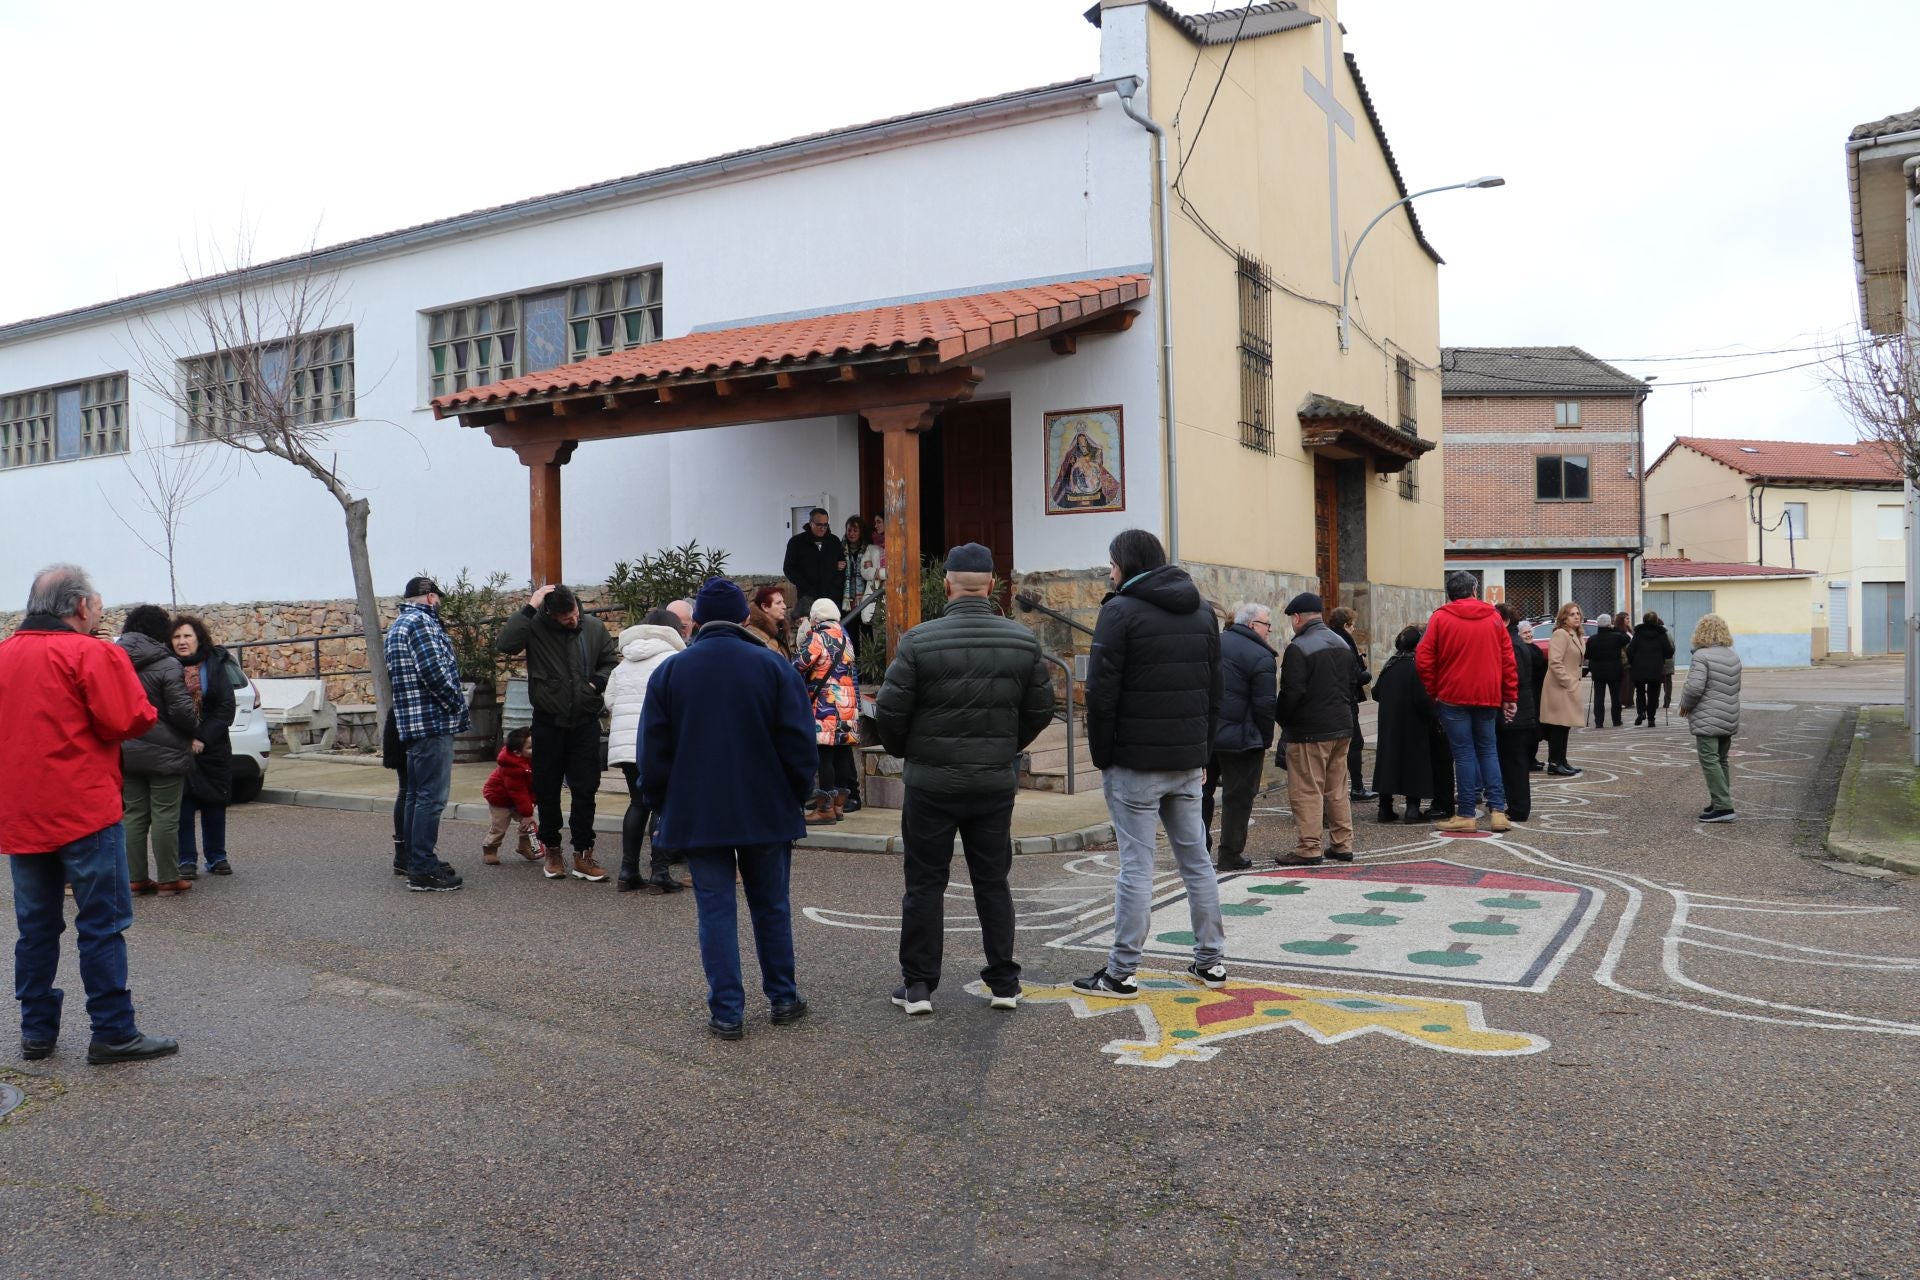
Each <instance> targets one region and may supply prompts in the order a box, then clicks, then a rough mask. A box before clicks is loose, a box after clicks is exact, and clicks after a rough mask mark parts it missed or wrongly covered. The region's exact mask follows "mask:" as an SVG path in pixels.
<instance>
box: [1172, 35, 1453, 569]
mask: <svg viewBox="0 0 1920 1280" xmlns="http://www.w3.org/2000/svg"><path fill="white" fill-rule="evenodd" d="M1302 7H1303V8H1307V9H1309V10H1311V11H1312V12H1313V13H1315V14H1317V15H1319V17H1320V18H1321V19H1322V21H1321V22H1319V23H1315V24H1313V25H1311V26H1308V27H1304V28H1301V29H1298V30H1295V31H1288V32H1282V33H1278V34H1273V35H1268V36H1263V37H1260V38H1258V39H1253V40H1246V41H1242V42H1241V43H1240V44H1239V45H1238V46H1237V48H1235V49H1234V52H1233V56H1232V62H1231V64H1230V65H1229V66H1228V68H1227V74H1226V78H1225V80H1224V81H1223V82H1222V83H1221V84H1220V91H1219V96H1218V98H1217V100H1216V101H1215V102H1214V104H1213V108H1212V111H1211V113H1210V114H1209V115H1208V117H1207V123H1206V128H1205V131H1204V135H1203V136H1202V137H1201V138H1200V140H1199V145H1198V147H1197V149H1193V148H1194V142H1195V134H1196V131H1197V129H1198V126H1199V123H1200V118H1201V114H1202V112H1203V111H1204V110H1205V109H1206V103H1207V97H1208V95H1209V94H1211V93H1212V91H1213V86H1214V83H1215V81H1216V80H1217V79H1218V78H1219V76H1220V70H1221V65H1222V62H1223V61H1224V60H1225V59H1226V57H1227V54H1228V50H1229V48H1232V47H1233V46H1229V45H1226V44H1221V45H1214V46H1206V47H1201V48H1196V47H1195V45H1194V44H1193V42H1192V41H1190V40H1189V39H1187V37H1186V36H1185V35H1184V33H1182V32H1181V31H1180V30H1179V29H1177V28H1176V27H1175V26H1174V25H1173V24H1172V23H1170V22H1168V21H1166V20H1165V19H1164V18H1163V17H1161V16H1160V15H1159V14H1157V13H1151V14H1150V16H1149V19H1148V23H1147V37H1148V39H1147V44H1148V50H1147V52H1148V66H1149V77H1148V85H1149V96H1150V98H1151V110H1152V113H1153V117H1154V119H1155V120H1157V121H1159V122H1160V124H1161V125H1162V126H1164V127H1165V128H1166V129H1167V131H1168V178H1169V180H1171V179H1172V178H1173V176H1174V174H1175V173H1176V172H1178V171H1179V170H1180V166H1181V162H1182V158H1183V157H1188V156H1189V152H1190V149H1191V155H1190V158H1188V159H1187V161H1186V169H1185V173H1184V175H1183V176H1182V178H1181V182H1180V186H1181V188H1182V189H1183V190H1184V192H1185V194H1186V196H1187V199H1188V200H1189V201H1190V202H1191V204H1192V206H1193V208H1194V209H1195V210H1196V211H1197V212H1198V215H1199V217H1201V218H1204V219H1205V221H1206V222H1207V223H1208V224H1209V225H1210V226H1211V227H1212V228H1213V230H1214V231H1215V232H1216V233H1217V234H1218V236H1219V237H1220V238H1221V239H1222V240H1224V241H1225V242H1226V245H1227V246H1230V248H1223V247H1221V246H1220V245H1219V244H1216V243H1215V241H1214V240H1213V238H1211V237H1210V236H1209V235H1208V234H1207V232H1206V231H1205V230H1204V229H1203V228H1202V227H1201V226H1200V225H1199V224H1198V223H1197V222H1196V220H1195V218H1194V217H1193V216H1190V215H1189V214H1188V213H1187V212H1185V211H1183V210H1182V207H1181V203H1180V197H1179V196H1178V195H1177V194H1176V195H1175V197H1174V201H1173V205H1172V210H1171V235H1172V265H1173V292H1172V295H1171V296H1172V306H1173V315H1174V355H1175V362H1176V363H1175V382H1176V387H1177V392H1178V407H1177V408H1178V416H1179V450H1180V457H1179V467H1180V516H1181V544H1182V545H1181V554H1182V556H1183V557H1184V558H1186V559H1190V560H1199V561H1207V562H1212V563H1217V564H1236V565H1243V566H1246V567H1249V568H1254V569H1263V570H1268V571H1273V572H1283V573H1292V574H1299V575H1303V576H1311V575H1313V573H1314V532H1313V463H1312V458H1311V457H1310V456H1309V455H1308V454H1307V453H1306V452H1305V451H1304V450H1303V449H1302V448H1301V444H1300V426H1299V420H1298V418H1297V417H1296V414H1297V412H1298V410H1299V408H1300V406H1301V404H1302V402H1303V401H1304V400H1305V398H1306V397H1307V395H1308V394H1309V393H1311V392H1320V393H1322V394H1325V395H1330V396H1333V397H1335V398H1337V399H1341V400H1346V401H1351V402H1354V403H1358V404H1361V405H1364V406H1365V407H1366V408H1367V409H1368V410H1369V411H1370V412H1372V413H1373V414H1374V415H1375V416H1377V417H1379V418H1381V419H1382V420H1384V421H1387V422H1392V423H1397V422H1398V420H1399V409H1398V406H1397V404H1396V402H1395V386H1394V359H1393V357H1394V355H1395V354H1406V355H1407V356H1409V357H1410V358H1411V359H1412V361H1413V363H1414V366H1415V370H1416V375H1415V387H1416V391H1415V398H1416V404H1417V413H1416V417H1417V421H1418V424H1419V429H1420V433H1421V435H1422V436H1424V437H1426V438H1427V439H1430V440H1436V441H1437V440H1438V439H1439V437H1440V375H1439V372H1438V366H1439V359H1440V347H1439V342H1440V339H1439V296H1438V269H1437V265H1436V264H1435V263H1434V261H1433V259H1432V258H1430V257H1429V256H1428V255H1427V253H1426V252H1425V250H1423V249H1422V248H1421V247H1420V245H1419V243H1418V242H1417V241H1416V240H1415V239H1414V235H1413V229H1412V225H1411V223H1410V222H1409V221H1408V219H1407V217H1406V215H1405V214H1404V213H1403V212H1396V213H1394V214H1393V215H1391V216H1389V217H1388V218H1387V219H1385V220H1383V221H1382V222H1381V224H1380V225H1379V226H1378V227H1376V228H1375V229H1374V230H1373V232H1372V234H1371V235H1369V236H1368V237H1367V241H1366V245H1365V247H1364V249H1363V250H1362V252H1361V255H1360V259H1359V261H1358V263H1357V265H1356V268H1355V278H1354V290H1353V291H1354V306H1353V314H1354V319H1355V332H1354V336H1353V346H1352V350H1351V351H1350V352H1348V353H1347V354H1345V355H1342V354H1341V352H1340V349H1339V337H1338V307H1339V302H1340V285H1339V283H1338V281H1337V279H1336V277H1335V273H1334V268H1333V262H1332V258H1333V249H1332V244H1331V234H1330V232H1331V228H1330V219H1329V201H1328V173H1327V117H1326V115H1325V114H1323V113H1322V111H1321V109H1320V107H1319V106H1318V105H1317V104H1316V103H1315V102H1314V100H1313V99H1312V98H1310V97H1309V96H1308V95H1307V93H1306V92H1305V89H1304V87H1303V86H1304V81H1303V79H1302V72H1303V70H1304V71H1306V72H1308V73H1310V74H1311V75H1312V76H1313V77H1314V78H1315V79H1316V80H1318V81H1321V82H1322V83H1324V82H1325V81H1326V78H1327V56H1328V51H1327V44H1326V41H1327V33H1328V32H1331V34H1332V65H1333V71H1332V82H1333V92H1334V95H1335V98H1336V99H1337V101H1338V102H1339V103H1340V104H1341V105H1342V106H1343V107H1345V108H1346V110H1347V112H1348V113H1350V114H1351V116H1352V117H1353V125H1354V136H1353V137H1352V138H1348V137H1347V135H1346V134H1345V133H1344V132H1336V135H1335V136H1336V139H1337V141H1336V147H1337V151H1338V160H1339V208H1340V234H1341V243H1340V253H1341V255H1342V257H1344V255H1345V253H1346V251H1347V250H1348V249H1349V248H1350V247H1351V245H1352V243H1353V241H1354V240H1355V239H1356V238H1357V237H1358V236H1359V235H1360V233H1361V231H1362V230H1363V229H1364V228H1365V226H1366V224H1367V222H1368V221H1369V220H1370V219H1371V218H1372V217H1373V216H1374V214H1376V213H1378V212H1379V211H1380V210H1381V209H1382V208H1384V207H1385V206H1387V205H1388V204H1391V203H1392V202H1393V201H1395V200H1397V199H1399V198H1400V192H1399V190H1398V189H1397V187H1396V186H1395V184H1394V180H1393V175H1392V173H1391V171H1390V170H1389V169H1388V167H1387V160H1386V156H1385V153H1384V152H1383V151H1382V150H1381V147H1380V144H1379V141H1378V139H1377V138H1376V137H1375V135H1374V132H1373V129H1372V126H1371V125H1370V124H1369V123H1368V121H1367V115H1366V109H1365V107H1364V106H1363V105H1362V104H1361V101H1360V93H1359V90H1358V88H1357V86H1356V85H1355V83H1354V81H1353V78H1352V76H1351V75H1350V74H1349V73H1348V70H1347V67H1346V63H1345V60H1344V56H1343V53H1342V49H1341V36H1340V32H1339V28H1338V18H1337V14H1336V11H1335V6H1334V5H1333V4H1331V3H1323V2H1319V0H1314V2H1311V3H1306V4H1303V6H1302ZM1196 55H1197V56H1198V58H1199V64H1198V67H1197V68H1196V67H1195V57H1196ZM1189 72H1191V73H1192V88H1191V89H1190V90H1188V91H1187V94H1186V101H1185V103H1184V105H1183V104H1182V102H1181V91H1182V89H1183V87H1184V86H1185V85H1186V84H1187V81H1188V76H1189ZM1176 119H1177V124H1176ZM1233 250H1239V251H1243V252H1246V253H1248V254H1250V255H1252V256H1256V257H1258V258H1260V259H1262V260H1263V261H1264V262H1265V263H1266V265H1267V268H1268V270H1269V272H1270V273H1271V274H1272V275H1273V276H1274V277H1275V278H1276V279H1277V280H1278V282H1279V285H1280V288H1279V289H1277V290H1276V291H1275V292H1274V294H1273V301H1272V316H1273V328H1272V335H1273V343H1274V435H1275V452H1274V453H1273V454H1270V455H1269V454H1263V453H1261V452H1258V451H1256V450H1253V449H1249V448H1247V447H1245V446H1243V445H1242V444H1241V443H1240V427H1239V419H1240V355H1239V296H1238V284H1237V279H1236V275H1235V259H1234V254H1233ZM1382 345H1384V346H1385V347H1386V350H1385V351H1384V352H1383V350H1382V349H1381V347H1382ZM1418 475H1419V492H1418V498H1417V500H1415V501H1409V500H1407V499H1405V498H1402V497H1401V496H1400V493H1399V485H1398V483H1397V480H1398V477H1396V476H1392V475H1387V476H1370V477H1369V479H1368V481H1367V495H1368V505H1367V530H1368V539H1367V541H1368V547H1367V560H1366V569H1367V572H1366V577H1367V579H1369V580H1370V581H1372V582H1374V583H1378V584H1393V585H1401V586H1410V587H1421V588H1438V587H1439V585H1440V578H1441V559H1442V545H1443V542H1442V516H1443V499H1444V495H1443V492H1442V489H1443V486H1442V465H1441V459H1440V454H1439V452H1438V451H1437V450H1436V451H1435V452H1433V453H1430V454H1428V455H1427V456H1426V457H1425V458H1424V459H1423V460H1422V462H1421V463H1420V468H1419V473H1418Z"/></svg>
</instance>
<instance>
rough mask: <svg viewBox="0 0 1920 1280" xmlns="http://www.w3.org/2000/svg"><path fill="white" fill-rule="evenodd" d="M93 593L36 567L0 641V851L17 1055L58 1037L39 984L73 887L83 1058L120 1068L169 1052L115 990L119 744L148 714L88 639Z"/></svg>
mask: <svg viewBox="0 0 1920 1280" xmlns="http://www.w3.org/2000/svg"><path fill="white" fill-rule="evenodd" d="M101 612H102V610H101V607H100V597H99V595H98V594H96V593H95V591H94V589H93V583H92V582H91V581H89V580H88V578H87V575H86V572H85V570H82V569H78V568H75V567H74V566H73V565H65V564H61V565H54V566H53V567H52V568H49V569H42V570H41V571H40V573H39V575H38V576H37V577H35V578H34V580H33V589H32V591H31V592H30V593H29V594H28V596H27V616H26V619H25V620H24V621H23V622H22V623H21V624H20V630H19V631H17V632H15V633H14V634H13V636H11V637H10V638H9V639H7V640H6V641H5V642H0V778H5V779H6V780H7V791H6V799H5V801H4V803H0V853H4V854H6V855H8V856H7V861H8V863H9V864H10V866H11V868H12V871H13V913H14V917H15V919H16V921H17V922H18V923H19V926H20V941H19V942H18V944H16V945H15V947H14V951H13V973H14V994H15V995H16V996H17V997H18V998H19V1000H20V1056H21V1057H23V1058H27V1059H34V1058H44V1057H46V1056H47V1055H48V1054H50V1053H52V1052H53V1049H54V1043H55V1041H57V1040H58V1039H59V1038H60V1003H61V1000H62V994H63V993H62V992H61V990H60V989H59V988H58V987H56V986H54V985H53V979H54V974H55V972H56V970H57V969H58V968H59V965H60V934H61V931H62V930H63V929H65V928H66V920H65V918H64V906H65V903H64V897H65V895H64V892H63V890H64V889H65V887H66V886H67V885H72V886H73V905H74V918H73V927H74V933H75V934H76V935H77V936H78V940H79V948H80V980H81V981H82V982H83V983H85V984H86V988H87V1015H88V1017H89V1018H90V1019H92V1022H93V1039H92V1042H91V1043H89V1044H88V1045H87V1061H88V1062H92V1063H96V1064H99V1063H108V1062H130V1061H133V1060H135V1059H138V1058H158V1057H161V1056H163V1055H166V1054H169V1053H173V1052H175V1051H177V1050H178V1049H179V1048H180V1046H179V1044H178V1043H176V1042H175V1041H172V1040H167V1039H162V1038H160V1037H157V1036H144V1035H141V1034H140V1029H139V1027H138V1026H136V1025H135V1024H134V1020H133V997H132V996H131V995H130V994H129V993H128V991H127V941H126V937H125V934H126V931H127V926H128V925H130V924H132V923H133V895H132V893H131V891H130V890H129V889H128V887H127V845H126V836H125V834H124V832H123V831H122V830H121V827H120V817H121V813H122V800H121V795H120V743H121V742H122V741H124V740H126V739H128V738H137V737H139V736H140V735H141V734H143V733H145V732H146V731H147V730H149V729H151V728H153V726H154V724H155V723H156V721H157V720H158V719H159V717H158V715H157V714H156V713H155V711H154V709H153V707H152V706H151V705H150V704H149V703H148V702H147V695H146V693H145V692H144V691H142V689H141V688H140V678H139V677H138V676H136V675H135V674H134V672H133V663H132V662H131V661H130V660H129V659H128V657H127V654H126V651H125V650H123V649H122V648H120V646H118V645H114V644H107V643H104V642H103V641H100V640H97V639H95V638H94V637H93V635H92V634H91V633H92V631H93V629H94V628H95V627H96V626H98V625H99V623H100V615H101Z"/></svg>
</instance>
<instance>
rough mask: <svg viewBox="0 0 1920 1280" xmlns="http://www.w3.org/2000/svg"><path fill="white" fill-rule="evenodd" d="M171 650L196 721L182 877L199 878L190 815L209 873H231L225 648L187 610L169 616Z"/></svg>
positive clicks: (184, 804) (229, 698) (229, 700)
mask: <svg viewBox="0 0 1920 1280" xmlns="http://www.w3.org/2000/svg"><path fill="white" fill-rule="evenodd" d="M172 644H173V653H174V656H175V657H177V658H179V659H180V666H181V668H182V669H183V670H184V672H185V674H186V680H187V692H188V693H190V694H192V695H193V706H194V710H195V711H197V712H199V715H200V724H199V727H198V728H196V729H195V730H194V731H193V771H192V772H191V773H189V774H188V775H187V787H186V793H185V794H184V795H183V796H182V797H181V799H180V878H181V879H182V880H192V879H194V878H195V877H197V876H198V875H199V874H200V872H199V863H200V850H199V845H198V843H197V842H196V841H195V839H194V823H193V820H194V815H196V814H198V815H199V818H200V833H201V835H202V836H204V837H205V840H206V845H207V874H208V875H213V876H227V875H232V874H233V865H232V864H231V863H230V862H228V861H227V804H228V802H229V801H230V800H232V798H233V743H232V741H231V739H230V738H229V736H228V731H229V730H230V729H232V728H233V717H234V713H235V710H236V706H235V703H234V699H233V683H232V682H231V681H230V680H229V679H228V678H227V651H226V650H225V649H222V648H220V647H219V646H218V645H216V644H214V642H213V637H212V636H210V635H209V634H207V624H206V623H204V622H202V621H201V620H200V619H198V618H196V617H194V616H193V615H192V614H190V613H183V614H180V615H179V616H178V617H176V618H175V619H174V620H173V641H172Z"/></svg>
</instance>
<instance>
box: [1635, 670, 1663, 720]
mask: <svg viewBox="0 0 1920 1280" xmlns="http://www.w3.org/2000/svg"><path fill="white" fill-rule="evenodd" d="M1633 691H1634V700H1635V702H1636V703H1637V704H1638V706H1639V710H1640V715H1641V716H1643V717H1645V718H1646V719H1647V720H1652V719H1653V718H1654V712H1656V711H1658V710H1660V682H1659V681H1658V680H1635V681H1634V682H1633Z"/></svg>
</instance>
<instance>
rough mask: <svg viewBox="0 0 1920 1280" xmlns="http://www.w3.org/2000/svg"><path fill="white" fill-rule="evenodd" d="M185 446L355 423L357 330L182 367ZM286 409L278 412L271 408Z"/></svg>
mask: <svg viewBox="0 0 1920 1280" xmlns="http://www.w3.org/2000/svg"><path fill="white" fill-rule="evenodd" d="M182 377H183V380H184V381H185V384H186V389H187V438H188V439H189V440H205V439H207V438H209V437H211V436H217V435H225V434H227V433H229V432H233V431H246V430H249V429H252V428H257V427H262V426H265V427H273V426H276V425H278V424H280V423H285V424H289V425H299V426H312V425H315V424H318V423H323V422H344V421H346V420H347V419H349V418H351V417H353V415H354V405H353V398H354V391H353V330H352V329H351V328H346V329H330V330H328V331H327V332H325V333H315V334H309V335H307V336H305V337H302V338H297V339H295V340H293V341H291V342H268V343H262V344H260V345H259V346H253V347H237V348H234V349H232V350H229V351H216V352H214V353H213V354H212V355H207V356H198V357H196V358H194V359H192V360H187V361H183V362H182ZM276 400H277V401H281V402H282V404H283V406H284V407H283V409H274V408H272V407H271V406H272V404H273V402H274V401H276Z"/></svg>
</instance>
